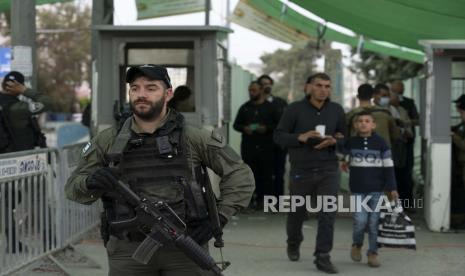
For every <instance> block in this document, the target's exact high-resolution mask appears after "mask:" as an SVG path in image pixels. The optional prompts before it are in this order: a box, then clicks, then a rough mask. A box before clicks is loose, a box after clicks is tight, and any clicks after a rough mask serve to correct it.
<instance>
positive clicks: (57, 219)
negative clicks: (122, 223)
mask: <svg viewBox="0 0 465 276" xmlns="http://www.w3.org/2000/svg"><path fill="white" fill-rule="evenodd" d="M81 148H82V144H76V145H70V146H66V147H64V148H63V149H60V150H58V149H38V150H30V151H22V152H16V153H8V154H1V155H0V275H7V274H9V273H11V272H13V271H16V270H18V269H19V268H21V267H23V266H25V265H27V264H29V263H31V262H34V261H35V260H37V259H40V258H42V257H44V256H47V255H49V254H51V253H53V252H55V251H57V250H60V249H62V248H64V247H66V246H67V245H68V244H71V243H72V242H73V241H75V240H77V239H79V237H80V236H81V235H82V234H84V233H85V232H86V231H88V230H90V229H91V228H93V227H95V226H96V225H97V224H98V222H99V212H100V209H101V207H100V205H99V204H93V205H91V206H85V205H81V204H77V203H75V202H71V201H69V200H67V199H66V196H65V191H64V185H65V183H66V179H67V178H68V177H69V175H70V174H71V172H72V171H73V170H74V168H75V167H76V165H77V162H78V159H79V152H80V149H81Z"/></svg>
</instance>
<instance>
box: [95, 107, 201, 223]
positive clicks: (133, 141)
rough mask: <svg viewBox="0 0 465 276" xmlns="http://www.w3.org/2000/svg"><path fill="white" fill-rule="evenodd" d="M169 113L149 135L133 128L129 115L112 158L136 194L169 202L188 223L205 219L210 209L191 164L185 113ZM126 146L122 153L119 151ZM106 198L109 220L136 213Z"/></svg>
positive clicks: (117, 140)
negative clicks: (184, 131) (184, 118)
mask: <svg viewBox="0 0 465 276" xmlns="http://www.w3.org/2000/svg"><path fill="white" fill-rule="evenodd" d="M168 116H169V117H168V119H167V121H166V122H165V124H164V125H163V126H162V127H161V128H160V129H158V130H157V131H156V132H155V133H154V134H150V135H149V134H136V133H134V132H132V131H130V122H132V121H131V120H132V118H129V119H128V120H127V121H126V122H125V123H124V125H123V127H122V129H121V130H120V132H119V134H118V136H117V137H116V139H115V145H114V146H113V148H112V149H111V150H110V152H109V159H110V160H111V161H112V162H114V163H115V165H116V166H117V168H118V170H119V173H120V177H121V179H122V180H123V181H124V182H126V183H128V184H129V185H130V188H131V189H132V190H133V191H134V192H136V193H137V194H140V195H143V196H144V197H146V198H148V199H149V200H150V201H152V202H158V201H163V202H166V203H167V204H168V205H169V206H170V207H171V208H172V209H173V210H174V211H175V212H176V214H177V215H178V216H179V217H180V218H181V219H182V220H184V221H186V222H188V223H189V222H193V221H198V220H202V219H205V218H207V216H208V212H207V210H206V207H205V202H204V199H203V197H202V194H201V188H200V185H199V183H197V181H196V177H195V175H194V170H192V168H190V167H191V166H189V164H188V158H187V157H188V156H187V155H188V154H190V153H189V152H188V151H187V150H186V146H185V143H184V138H183V117H182V115H180V114H179V113H177V112H174V111H171V112H170V114H169V115H168ZM128 138H129V139H128ZM124 141H127V142H126V144H125V145H124ZM118 144H120V145H118ZM123 146H124V150H122V154H118V151H121V149H122V148H123ZM118 148H119V149H118ZM190 165H192V164H190ZM103 201H104V206H105V208H106V209H108V208H111V209H113V212H112V213H114V214H113V218H110V220H118V219H126V218H129V217H132V216H133V211H132V210H131V209H130V208H127V206H124V205H125V204H124V203H121V204H120V203H118V202H117V201H116V202H115V201H114V200H113V201H112V202H108V201H107V202H105V201H106V200H105V198H103Z"/></svg>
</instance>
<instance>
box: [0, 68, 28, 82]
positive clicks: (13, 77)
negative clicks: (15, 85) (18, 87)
mask: <svg viewBox="0 0 465 276" xmlns="http://www.w3.org/2000/svg"><path fill="white" fill-rule="evenodd" d="M7 81H17V82H19V83H21V84H22V85H24V75H23V74H21V73H20V72H18V71H11V72H10V73H8V74H6V75H5V78H3V81H2V84H4V83H5V82H7Z"/></svg>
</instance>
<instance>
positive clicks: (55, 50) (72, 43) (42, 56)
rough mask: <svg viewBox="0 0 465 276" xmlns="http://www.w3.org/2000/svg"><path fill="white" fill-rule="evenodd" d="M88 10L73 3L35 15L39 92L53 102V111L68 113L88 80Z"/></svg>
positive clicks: (38, 12)
mask: <svg viewBox="0 0 465 276" xmlns="http://www.w3.org/2000/svg"><path fill="white" fill-rule="evenodd" d="M90 25H91V9H90V7H88V6H86V7H84V8H81V7H79V6H77V5H75V4H74V3H62V4H54V5H53V6H49V7H47V8H39V9H38V11H37V29H38V30H42V31H41V32H39V34H38V35H37V51H38V55H37V59H38V60H37V64H38V78H37V80H38V81H37V82H38V89H39V90H40V91H42V92H44V93H46V94H48V95H50V96H51V97H53V99H55V100H56V106H57V109H58V110H56V111H60V112H70V111H71V108H72V105H73V103H74V102H75V101H76V97H75V89H76V87H79V86H81V84H82V83H83V82H84V81H88V80H89V77H90V73H89V68H90V63H91V56H90V47H91V32H90Z"/></svg>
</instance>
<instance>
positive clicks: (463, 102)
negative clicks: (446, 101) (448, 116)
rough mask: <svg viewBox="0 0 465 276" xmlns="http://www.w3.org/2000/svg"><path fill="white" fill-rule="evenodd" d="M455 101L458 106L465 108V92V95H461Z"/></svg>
mask: <svg viewBox="0 0 465 276" xmlns="http://www.w3.org/2000/svg"><path fill="white" fill-rule="evenodd" d="M453 102H454V103H456V104H457V107H458V108H460V109H462V110H465V94H464V95H461V96H460V97H458V98H457V99H456V100H455V101H453Z"/></svg>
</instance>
